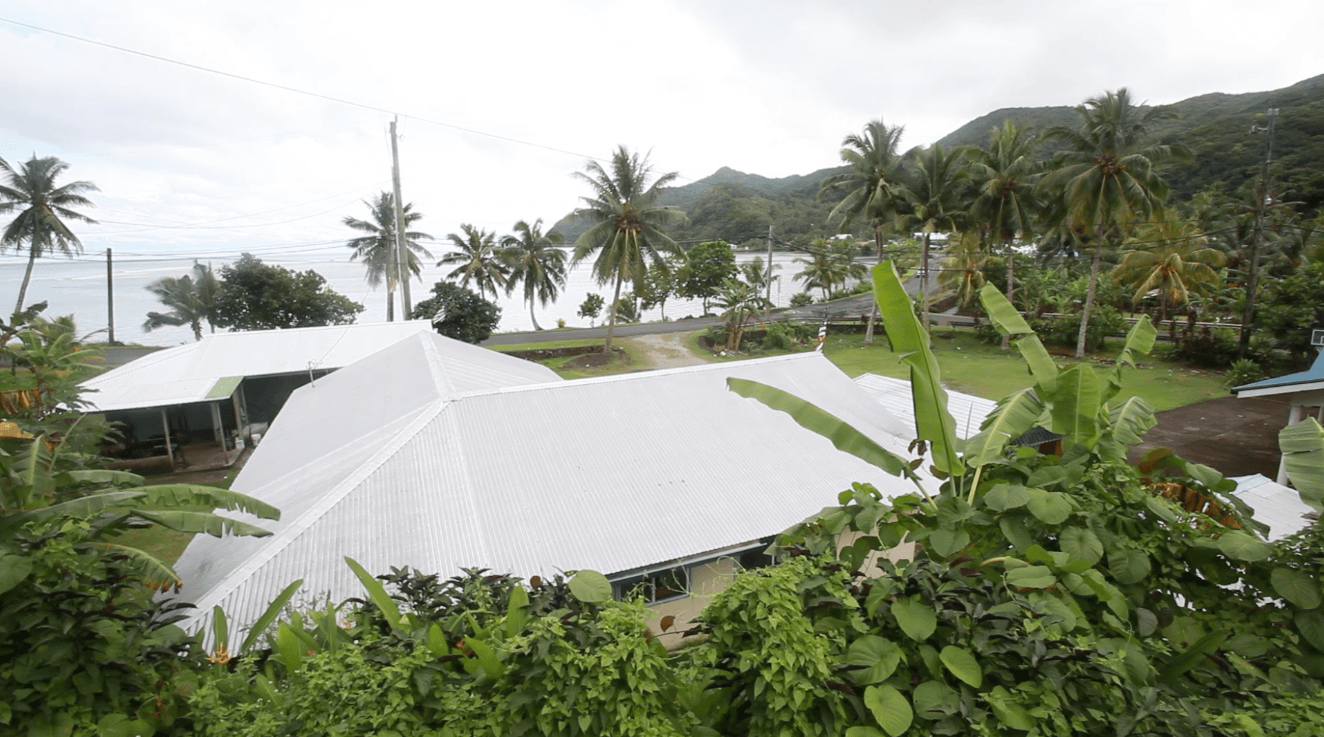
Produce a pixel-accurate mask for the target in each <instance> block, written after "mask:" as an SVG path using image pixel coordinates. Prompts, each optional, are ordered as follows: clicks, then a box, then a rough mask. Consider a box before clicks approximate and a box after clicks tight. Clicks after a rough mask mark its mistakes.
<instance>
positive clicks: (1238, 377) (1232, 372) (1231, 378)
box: [1227, 358, 1264, 386]
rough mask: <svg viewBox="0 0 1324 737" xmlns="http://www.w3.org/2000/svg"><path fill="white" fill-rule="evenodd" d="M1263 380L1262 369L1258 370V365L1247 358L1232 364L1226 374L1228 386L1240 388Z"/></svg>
mask: <svg viewBox="0 0 1324 737" xmlns="http://www.w3.org/2000/svg"><path fill="white" fill-rule="evenodd" d="M1262 378H1264V369H1261V368H1260V365H1259V364H1258V363H1255V362H1254V361H1252V360H1250V359H1249V358H1242V359H1239V360H1236V361H1233V362H1232V368H1230V369H1228V372H1227V385H1228V386H1241V385H1243V384H1250V383H1252V382H1256V381H1259V380H1260V379H1262Z"/></svg>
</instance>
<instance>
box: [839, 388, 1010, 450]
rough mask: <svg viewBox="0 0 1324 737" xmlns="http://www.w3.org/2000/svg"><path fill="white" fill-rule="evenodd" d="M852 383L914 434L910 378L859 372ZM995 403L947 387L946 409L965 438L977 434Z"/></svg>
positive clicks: (957, 433)
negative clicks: (908, 379)
mask: <svg viewBox="0 0 1324 737" xmlns="http://www.w3.org/2000/svg"><path fill="white" fill-rule="evenodd" d="M855 383H856V384H857V385H858V386H859V387H860V388H861V389H863V390H864V391H866V392H868V393H869V396H871V397H873V398H874V399H875V400H876V401H878V403H879V404H881V405H883V406H884V407H886V408H887V410H888V412H890V413H891V414H892V415H894V416H895V417H896V418H897V419H899V420H901V421H902V422H904V423H905V425H906V427H907V428H909V430H908V431H909V432H910V434H911V435H910V436H911V437H914V436H915V402H914V399H913V398H912V397H911V393H910V382H909V381H907V380H906V379H895V378H892V377H891V376H880V375H878V374H860V375H859V376H856V377H855ZM997 406H998V403H997V402H994V401H993V400H991V399H984V398H983V397H977V396H975V395H973V394H965V393H963V392H958V391H952V390H951V389H947V411H948V412H950V413H951V415H952V419H953V420H955V421H956V435H957V437H959V438H961V439H968V438H971V437H974V436H975V435H978V434H979V427H980V426H981V425H983V424H984V419H985V418H987V417H988V416H989V415H990V414H991V413H992V412H993V410H994V409H997Z"/></svg>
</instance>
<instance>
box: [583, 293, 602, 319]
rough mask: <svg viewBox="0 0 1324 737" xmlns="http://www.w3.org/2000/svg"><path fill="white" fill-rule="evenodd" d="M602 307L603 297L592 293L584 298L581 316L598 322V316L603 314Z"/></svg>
mask: <svg viewBox="0 0 1324 737" xmlns="http://www.w3.org/2000/svg"><path fill="white" fill-rule="evenodd" d="M602 305H603V301H602V295H601V294H594V293H592V292H590V293H589V295H588V296H587V297H585V298H584V302H583V303H582V304H580V305H579V316H580V317H587V318H588V319H589V320H596V319H598V315H600V314H602Z"/></svg>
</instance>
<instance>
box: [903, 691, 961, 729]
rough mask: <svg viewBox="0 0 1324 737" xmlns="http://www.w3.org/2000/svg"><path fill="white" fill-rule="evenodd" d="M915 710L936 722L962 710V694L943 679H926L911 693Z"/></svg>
mask: <svg viewBox="0 0 1324 737" xmlns="http://www.w3.org/2000/svg"><path fill="white" fill-rule="evenodd" d="M911 698H912V699H914V701H915V711H916V712H918V713H919V715H920V716H921V717H923V718H924V719H928V720H929V721H931V722H936V721H938V720H940V719H942V718H943V717H947V716H951V715H953V714H956V713H957V712H959V711H960V710H961V695H960V694H958V693H957V692H956V691H955V690H953V689H952V687H951V686H948V685H947V684H945V683H943V682H942V681H925V682H923V683H921V684H919V685H918V686H916V687H915V692H914V693H913V694H911Z"/></svg>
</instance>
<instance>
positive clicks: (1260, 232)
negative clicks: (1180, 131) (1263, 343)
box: [1237, 107, 1278, 358]
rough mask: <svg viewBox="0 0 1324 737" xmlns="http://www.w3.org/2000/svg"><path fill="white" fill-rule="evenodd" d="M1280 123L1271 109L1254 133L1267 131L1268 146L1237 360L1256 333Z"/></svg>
mask: <svg viewBox="0 0 1324 737" xmlns="http://www.w3.org/2000/svg"><path fill="white" fill-rule="evenodd" d="M1277 122H1278V108H1276V107H1271V108H1269V125H1268V126H1266V127H1264V128H1261V127H1259V126H1255V125H1252V126H1251V127H1250V130H1251V132H1252V133H1255V132H1258V131H1267V132H1268V134H1269V138H1268V141H1267V143H1268V145H1267V147H1266V149H1265V153H1264V167H1263V168H1262V169H1261V170H1260V186H1259V187H1258V188H1257V189H1256V190H1255V233H1254V235H1252V236H1251V245H1250V278H1248V279H1247V280H1246V306H1245V308H1243V310H1242V312H1241V339H1240V341H1239V342H1238V344H1237V358H1245V357H1246V353H1247V352H1249V351H1250V336H1251V333H1252V332H1254V325H1253V324H1252V323H1251V321H1252V320H1253V319H1254V318H1255V290H1256V289H1257V288H1258V287H1259V281H1260V246H1261V244H1263V243H1264V210H1265V207H1266V206H1267V205H1268V202H1267V200H1268V198H1269V165H1270V164H1271V163H1273V130H1274V124H1275V123H1277Z"/></svg>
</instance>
